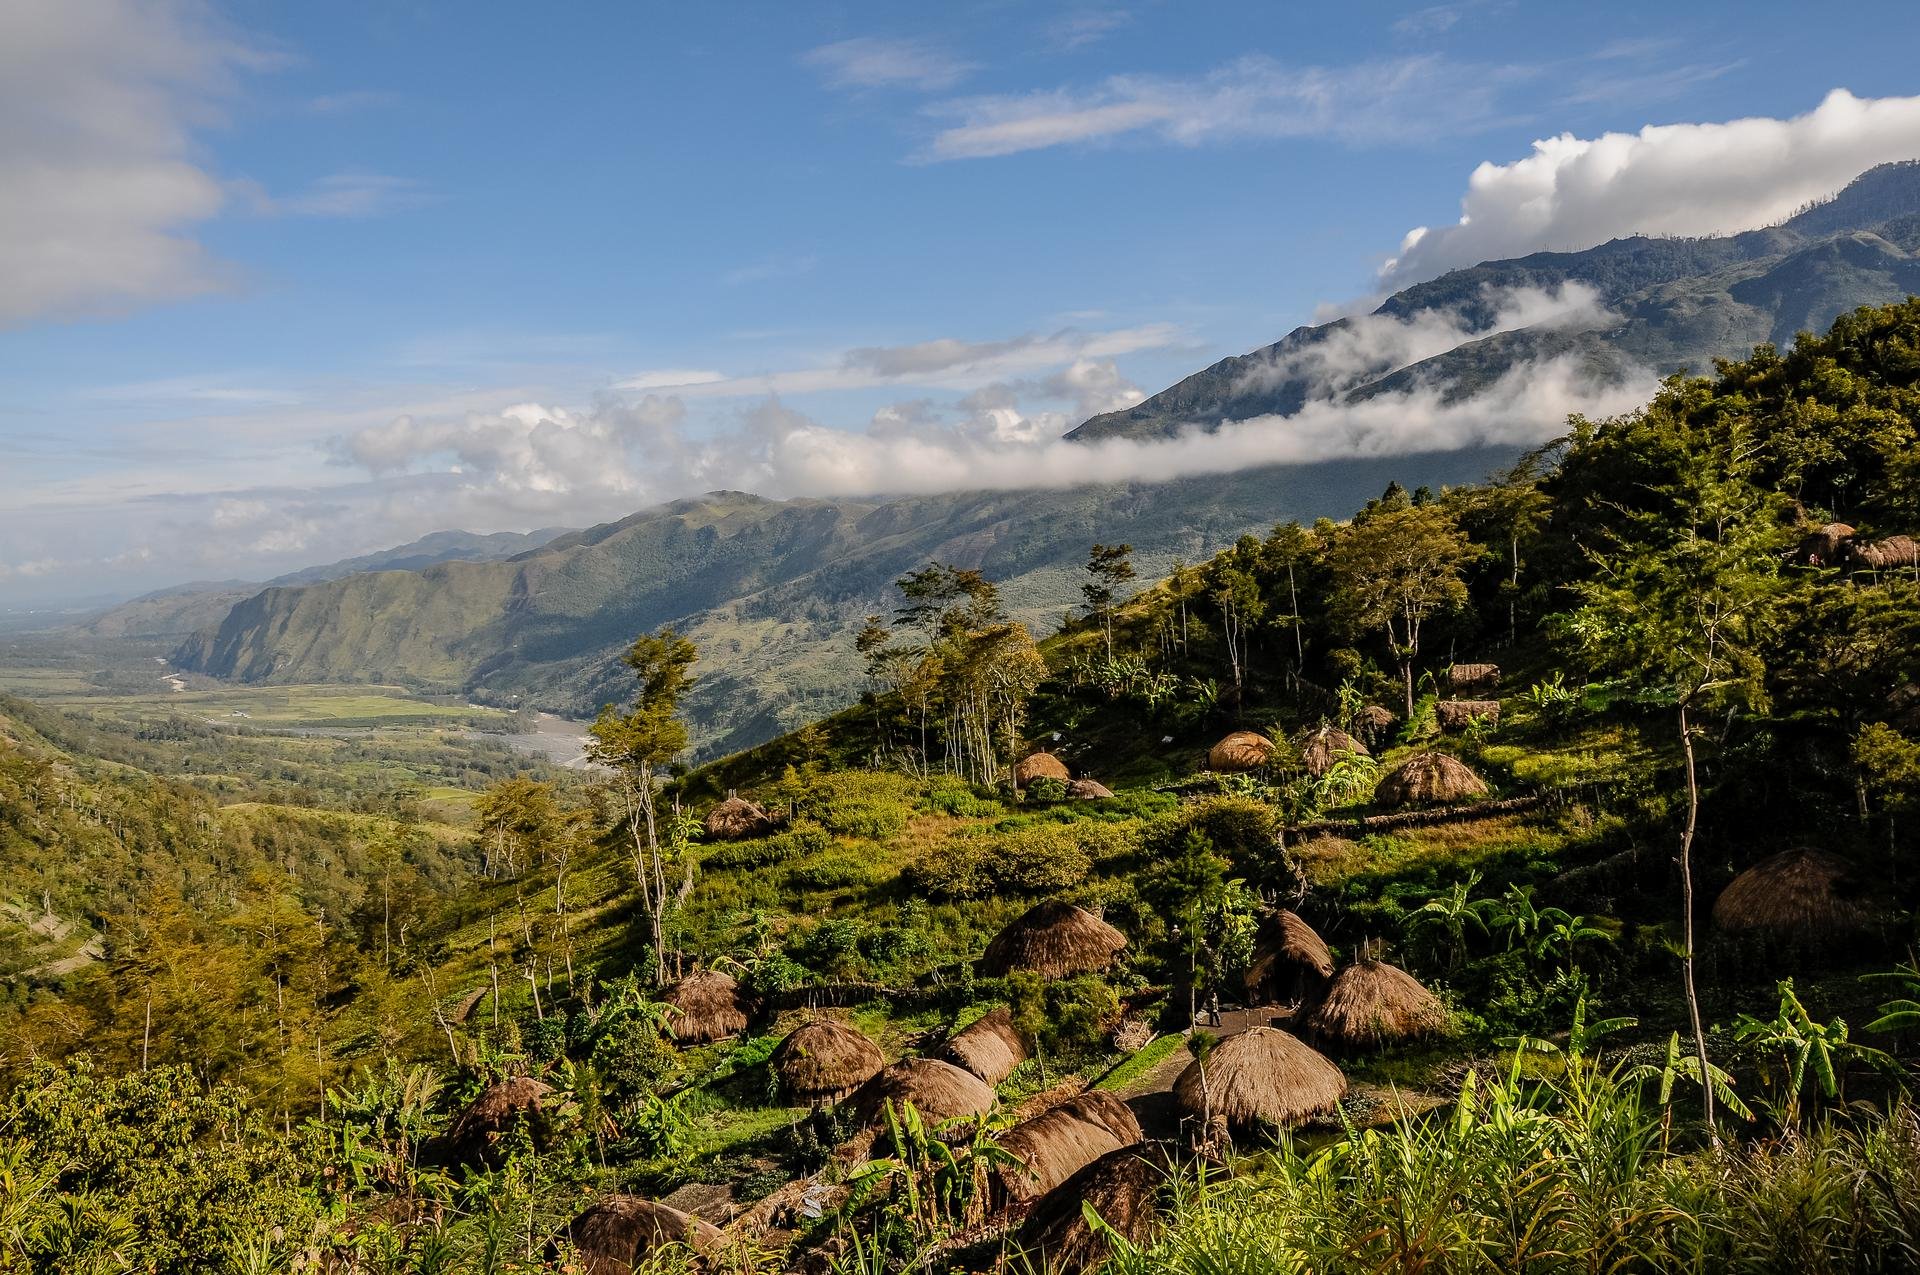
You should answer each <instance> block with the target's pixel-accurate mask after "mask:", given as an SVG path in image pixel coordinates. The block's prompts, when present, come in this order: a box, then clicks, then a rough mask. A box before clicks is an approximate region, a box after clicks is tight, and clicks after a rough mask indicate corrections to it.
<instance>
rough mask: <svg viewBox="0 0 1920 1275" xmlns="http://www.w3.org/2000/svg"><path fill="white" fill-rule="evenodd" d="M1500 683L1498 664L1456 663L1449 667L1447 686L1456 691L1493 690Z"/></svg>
mask: <svg viewBox="0 0 1920 1275" xmlns="http://www.w3.org/2000/svg"><path fill="white" fill-rule="evenodd" d="M1498 685H1500V666H1499V665H1498V664H1455V665H1453V666H1451V667H1450V668H1448V669H1447V686H1448V688H1449V689H1451V690H1454V691H1456V692H1458V691H1477V690H1482V689H1486V690H1491V689H1492V688H1494V687H1496V686H1498Z"/></svg>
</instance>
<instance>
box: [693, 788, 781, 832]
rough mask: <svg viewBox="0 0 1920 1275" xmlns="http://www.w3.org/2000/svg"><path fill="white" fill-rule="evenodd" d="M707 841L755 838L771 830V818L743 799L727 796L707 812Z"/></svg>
mask: <svg viewBox="0 0 1920 1275" xmlns="http://www.w3.org/2000/svg"><path fill="white" fill-rule="evenodd" d="M702 826H703V827H704V828H705V829H706V833H707V840H709V841H740V840H743V839H744V838H747V837H757V836H760V835H761V834H762V833H765V832H770V831H771V830H772V829H773V816H771V815H769V814H768V813H767V812H766V811H765V810H763V809H762V808H761V807H760V806H758V805H756V804H755V803H753V802H751V801H748V800H747V799H746V798H745V797H739V796H735V795H734V794H733V793H728V794H727V799H726V800H725V801H722V802H719V803H717V804H716V805H715V806H714V808H713V809H712V810H709V811H707V818H706V822H705V824H703V825H702Z"/></svg>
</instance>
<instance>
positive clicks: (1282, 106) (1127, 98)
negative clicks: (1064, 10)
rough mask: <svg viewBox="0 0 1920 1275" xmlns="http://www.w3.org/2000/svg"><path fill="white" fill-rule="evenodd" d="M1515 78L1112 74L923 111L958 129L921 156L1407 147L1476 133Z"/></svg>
mask: <svg viewBox="0 0 1920 1275" xmlns="http://www.w3.org/2000/svg"><path fill="white" fill-rule="evenodd" d="M1520 74H1521V73H1520V72H1516V71H1514V70H1512V69H1510V68H1500V67H1486V66H1468V65H1464V64H1460V63H1454V62H1450V61H1447V60H1445V59H1443V58H1440V57H1436V56H1432V55H1424V56H1418V57H1404V58H1397V59H1392V60H1387V61H1377V62H1364V63H1359V64H1356V65H1353V66H1345V67H1331V68H1329V67H1293V66H1286V65H1283V64H1282V63H1279V62H1276V61H1274V60H1273V59H1272V58H1269V57H1265V56H1262V55H1257V54H1256V55H1250V56H1247V57H1243V58H1240V59H1238V60H1236V61H1234V62H1231V63H1228V64H1227V65H1225V66H1222V67H1219V68H1218V69H1216V70H1214V71H1211V72H1209V73H1207V74H1205V75H1202V76H1198V77H1178V76H1164V75H1116V76H1111V77H1109V78H1108V79H1106V80H1104V81H1102V82H1101V83H1100V84H1098V85H1096V86H1094V87H1092V88H1088V89H1078V90H1075V89H1051V90H1043V91H1038V92H1033V93H1024V94H998V95H992V96H983V97H970V98H959V99H956V100H953V101H949V102H942V103H939V104H937V105H935V106H933V107H931V108H929V113H930V114H931V115H933V116H934V117H935V118H946V119H953V120H957V121H958V122H957V123H956V124H954V125H953V126H952V127H949V128H947V129H944V130H942V131H941V132H940V133H938V134H937V135H936V136H935V137H934V138H933V140H932V142H931V143H930V144H929V145H928V146H927V148H926V149H925V151H924V152H923V153H922V154H921V155H920V157H919V158H921V159H922V160H927V161H938V160H952V159H981V158H987V157H990V156H996V155H1013V154H1017V153H1019V152H1022V151H1032V150H1042V149H1045V148H1048V147H1053V146H1065V145H1072V144H1076V143H1089V142H1097V141H1103V140H1107V139H1111V138H1116V137H1120V136H1123V135H1126V134H1131V133H1145V134H1150V135H1152V136H1154V137H1156V138H1158V139H1160V140H1162V141H1166V142H1171V143H1174V144H1176V145H1181V146H1198V145H1202V144H1206V143H1212V142H1222V141H1233V140H1240V139H1245V138H1279V137H1331V138H1336V139H1339V140H1342V141H1348V142H1360V143H1379V142H1396V143H1404V142H1406V141H1409V140H1415V139H1419V138H1425V137H1432V136H1435V135H1437V134H1441V133H1445V132H1449V131H1455V130H1458V129H1461V128H1466V127H1474V126H1479V125H1483V124H1485V123H1486V122H1487V121H1488V120H1489V119H1491V118H1492V116H1493V113H1494V108H1495V102H1496V98H1497V95H1498V93H1499V92H1500V90H1501V89H1502V88H1503V87H1504V86H1505V85H1506V84H1508V83H1510V82H1512V81H1513V80H1514V79H1515V78H1516V77H1517V76H1519V75H1520Z"/></svg>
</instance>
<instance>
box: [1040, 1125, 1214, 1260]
mask: <svg viewBox="0 0 1920 1275" xmlns="http://www.w3.org/2000/svg"><path fill="white" fill-rule="evenodd" d="M1182 1168H1183V1158H1182V1156H1181V1153H1180V1151H1179V1149H1178V1148H1177V1147H1175V1146H1174V1145H1173V1144H1172V1143H1167V1142H1149V1143H1144V1144H1141V1145H1138V1146H1130V1147H1122V1148H1121V1149H1120V1150H1118V1151H1109V1152H1108V1153H1107V1154H1105V1155H1103V1156H1101V1157H1100V1158H1099V1159H1098V1160H1095V1161H1094V1162H1093V1163H1092V1164H1089V1165H1087V1166H1086V1167H1085V1168H1083V1169H1081V1170H1080V1171H1079V1172H1077V1173H1075V1174H1074V1175H1073V1176H1072V1177H1070V1178H1068V1179H1067V1180H1066V1181H1065V1182H1062V1183H1061V1184H1060V1185H1059V1186H1057V1187H1055V1188H1053V1190H1051V1191H1049V1192H1047V1193H1046V1194H1045V1195H1044V1196H1042V1197H1040V1200H1039V1202H1038V1203H1036V1204H1035V1205H1034V1206H1033V1210H1032V1211H1031V1212H1030V1213H1028V1214H1027V1219H1026V1221H1025V1222H1023V1223H1022V1224H1021V1226H1020V1232H1019V1235H1018V1237H1017V1242H1018V1244H1019V1246H1020V1249H1021V1251H1022V1252H1024V1253H1025V1254H1026V1256H1027V1258H1028V1260H1029V1261H1031V1262H1032V1264H1033V1266H1034V1268H1035V1269H1036V1270H1046V1271H1049V1272H1052V1275H1082V1273H1083V1272H1086V1271H1091V1270H1094V1269H1096V1268H1097V1267H1099V1266H1100V1264H1101V1263H1103V1262H1105V1261H1106V1260H1107V1258H1108V1256H1109V1255H1110V1248H1111V1241H1110V1240H1109V1232H1111V1233H1112V1234H1116V1235H1119V1236H1121V1237H1122V1238H1123V1239H1125V1240H1126V1241H1127V1242H1128V1243H1129V1244H1135V1245H1145V1244H1148V1243H1150V1242H1151V1241H1152V1240H1153V1237H1154V1236H1155V1235H1156V1234H1157V1233H1158V1232H1159V1229H1160V1224H1161V1209H1160V1197H1161V1192H1162V1190H1163V1189H1164V1188H1165V1187H1166V1185H1167V1183H1168V1182H1169V1180H1170V1179H1171V1178H1172V1177H1173V1175H1174V1174H1175V1173H1178V1172H1180V1171H1181V1169H1182ZM1088 1211H1091V1212H1092V1213H1093V1214H1094V1215H1095V1216H1097V1217H1098V1218H1099V1219H1100V1221H1101V1222H1102V1223H1103V1228H1096V1227H1095V1226H1094V1225H1093V1224H1092V1223H1090V1222H1089V1221H1088V1220H1087V1213H1088Z"/></svg>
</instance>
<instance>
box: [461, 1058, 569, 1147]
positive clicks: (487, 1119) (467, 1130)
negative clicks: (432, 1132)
mask: <svg viewBox="0 0 1920 1275" xmlns="http://www.w3.org/2000/svg"><path fill="white" fill-rule="evenodd" d="M552 1092H553V1088H552V1086H550V1085H548V1084H547V1083H546V1082H545V1081H540V1080H535V1079H534V1078H533V1077H531V1076H514V1077H511V1078H509V1079H507V1080H497V1081H495V1082H494V1083H493V1084H490V1085H488V1086H487V1087H486V1088H485V1089H482V1090H481V1091H480V1092H479V1093H478V1094H476V1095H475V1096H474V1099H473V1101H472V1102H470V1103H468V1104H467V1109H466V1110H465V1111H463V1112H461V1113H460V1115H459V1116H458V1117H456V1118H455V1119H454V1122H453V1125H452V1127H450V1128H449V1129H448V1130H447V1146H448V1148H449V1149H450V1150H451V1152H452V1155H453V1159H454V1160H455V1161H456V1162H457V1163H460V1164H477V1163H480V1162H482V1161H491V1160H492V1159H493V1149H494V1145H495V1144H496V1143H498V1142H499V1141H500V1138H501V1137H502V1135H504V1134H505V1133H507V1131H508V1130H510V1129H512V1128H513V1127H514V1126H515V1125H517V1124H519V1123H521V1122H523V1121H526V1122H530V1123H531V1124H532V1127H533V1132H534V1140H535V1143H536V1145H537V1144H538V1143H539V1142H541V1141H542V1140H543V1137H544V1133H545V1124H544V1121H543V1120H542V1118H541V1110H540V1105H541V1101H542V1100H543V1099H545V1098H546V1096H547V1095H548V1094H550V1093H552Z"/></svg>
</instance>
